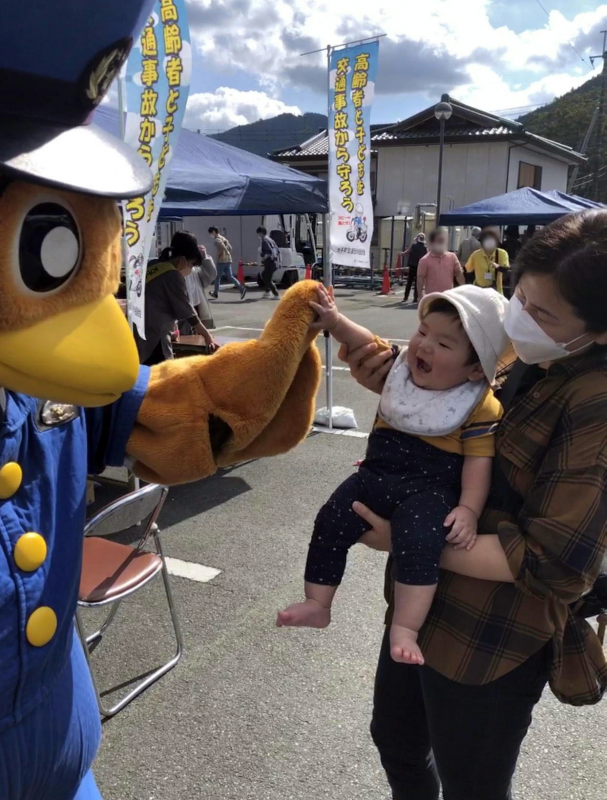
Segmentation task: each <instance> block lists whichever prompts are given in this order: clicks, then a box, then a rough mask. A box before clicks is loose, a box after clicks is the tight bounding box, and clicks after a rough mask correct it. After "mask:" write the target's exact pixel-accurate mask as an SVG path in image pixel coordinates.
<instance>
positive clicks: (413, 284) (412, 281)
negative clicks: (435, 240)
mask: <svg viewBox="0 0 607 800" xmlns="http://www.w3.org/2000/svg"><path fill="white" fill-rule="evenodd" d="M427 252H428V248H427V247H426V234H425V233H418V234H417V236H416V237H415V241H414V242H413V244H412V245H410V246H409V247H408V248H407V249H406V250H405V252H404V253H403V256H407V257H408V258H407V267H408V271H407V285H406V286H405V297H404V300H403V303H407V302H408V301H409V295H410V293H411V289H412V288H413V302H414V303H417V301H418V299H419V297H418V294H419V293H418V291H417V268H418V266H419V262H420V261H421V260H422V258H423V257H424V256H425V255H426V253H427Z"/></svg>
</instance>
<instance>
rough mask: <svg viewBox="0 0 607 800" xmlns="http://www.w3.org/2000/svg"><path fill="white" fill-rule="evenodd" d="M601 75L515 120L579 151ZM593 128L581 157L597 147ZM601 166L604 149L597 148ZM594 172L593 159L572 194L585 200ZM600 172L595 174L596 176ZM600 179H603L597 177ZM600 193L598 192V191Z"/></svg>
mask: <svg viewBox="0 0 607 800" xmlns="http://www.w3.org/2000/svg"><path fill="white" fill-rule="evenodd" d="M601 81H602V78H601V75H596V76H595V77H594V78H591V79H590V80H589V81H586V83H583V84H582V85H581V86H579V87H578V88H577V89H573V90H572V91H570V92H567V94H564V95H563V96H562V97H557V98H556V100H553V101H552V102H551V103H548V104H547V105H545V106H542V107H541V108H538V109H536V110H535V111H532V112H531V113H529V114H525V115H524V116H522V117H519V122H522V123H523V125H524V126H525V128H526V129H527V130H528V131H531V132H532V133H537V134H538V135H539V136H545V137H546V138H547V139H553V140H554V141H556V142H561V143H562V144H566V145H569V147H573V149H574V150H577V151H578V152H581V150H582V145H583V142H584V137H585V136H586V132H587V131H588V126H589V125H590V122H591V120H592V116H593V114H594V111H595V109H596V107H597V106H598V104H599V96H600V92H601ZM597 128H598V126H596V125H595V127H594V132H593V135H592V138H591V140H590V143H589V146H588V149H587V152H586V153H585V155H590V156H592V155H594V154H595V153H596V146H597V136H596V135H597ZM606 138H607V126H606V129H605V131H604V137H603V141H605V139H606ZM599 163H600V164H601V165H604V164H607V146H606V145H603V147H602V148H601V158H600V162H599ZM593 169H594V161H593V158H591V159H590V161H589V163H588V164H587V165H585V166H583V167H581V168H580V171H579V174H578V178H577V181H576V187H575V189H574V191H575V193H576V194H581V195H584V196H587V197H590V196H591V193H592V180H591V179H590V175H591V173H592V172H593ZM600 174H601V173H600V172H599V175H600ZM601 177H603V176H601ZM601 193H602V192H601Z"/></svg>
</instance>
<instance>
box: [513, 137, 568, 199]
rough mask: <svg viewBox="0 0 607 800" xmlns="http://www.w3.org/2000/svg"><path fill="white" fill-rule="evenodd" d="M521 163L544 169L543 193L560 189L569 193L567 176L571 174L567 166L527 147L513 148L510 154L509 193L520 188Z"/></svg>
mask: <svg viewBox="0 0 607 800" xmlns="http://www.w3.org/2000/svg"><path fill="white" fill-rule="evenodd" d="M521 161H525V162H526V163H527V164H535V165H536V166H538V167H542V186H541V190H542V192H548V191H550V189H558V190H559V191H561V192H566V191H567V175H568V172H569V167H568V165H567V164H565V163H563V162H562V161H557V160H556V159H555V158H551V157H550V156H547V155H545V154H544V153H536V152H535V151H534V150H530V149H529V148H527V147H513V148H512V150H511V153H510V174H509V176H508V191H509V192H511V191H513V190H514V189H517V188H518V169H519V163H520V162H521Z"/></svg>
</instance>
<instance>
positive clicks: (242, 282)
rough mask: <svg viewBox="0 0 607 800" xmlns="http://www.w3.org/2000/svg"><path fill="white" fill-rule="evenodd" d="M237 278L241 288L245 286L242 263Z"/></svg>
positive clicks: (239, 264)
mask: <svg viewBox="0 0 607 800" xmlns="http://www.w3.org/2000/svg"><path fill="white" fill-rule="evenodd" d="M236 278H237V280H238V283H240V285H241V286H244V264H243V263H242V261H239V262H238V274H237V275H236Z"/></svg>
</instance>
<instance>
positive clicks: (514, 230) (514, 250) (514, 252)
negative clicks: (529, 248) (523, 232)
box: [502, 225, 523, 266]
mask: <svg viewBox="0 0 607 800" xmlns="http://www.w3.org/2000/svg"><path fill="white" fill-rule="evenodd" d="M522 246H523V245H522V243H521V240H520V235H519V231H518V225H508V227H507V228H506V230H505V231H504V241H503V242H502V250H505V251H506V252H507V253H508V260H509V261H510V266H513V265H514V261H515V259H516V257H517V256H518V254H519V252H520V251H521V248H522Z"/></svg>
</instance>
